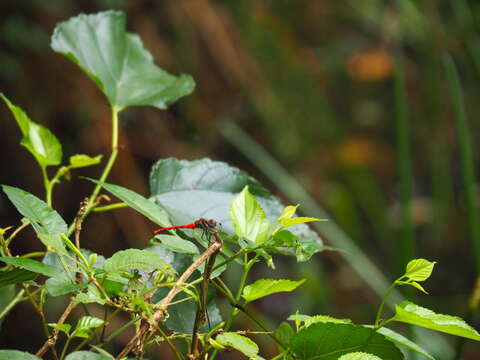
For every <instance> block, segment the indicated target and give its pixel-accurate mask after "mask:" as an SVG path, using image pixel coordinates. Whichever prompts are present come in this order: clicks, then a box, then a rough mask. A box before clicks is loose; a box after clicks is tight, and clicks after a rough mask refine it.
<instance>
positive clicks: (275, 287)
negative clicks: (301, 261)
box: [242, 279, 305, 302]
mask: <svg viewBox="0 0 480 360" xmlns="http://www.w3.org/2000/svg"><path fill="white" fill-rule="evenodd" d="M304 282H305V279H303V280H300V281H292V280H285V279H279V280H275V279H259V280H257V281H255V282H254V283H253V284H251V285H248V286H245V288H244V289H243V294H242V297H243V298H244V299H245V300H246V301H247V302H251V301H254V300H257V299H260V298H262V297H265V296H268V295H271V294H274V293H278V292H285V291H293V290H295V289H296V288H297V287H299V286H300V285H302V284H303V283H304Z"/></svg>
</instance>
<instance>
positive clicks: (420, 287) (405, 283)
mask: <svg viewBox="0 0 480 360" xmlns="http://www.w3.org/2000/svg"><path fill="white" fill-rule="evenodd" d="M396 283H397V284H400V285H410V286H413V287H414V288H417V289H418V290H420V291H421V292H423V293H425V294H428V292H427V290H425V289H424V288H423V286H422V285H420V284H419V283H417V282H416V281H398V280H397V281H396Z"/></svg>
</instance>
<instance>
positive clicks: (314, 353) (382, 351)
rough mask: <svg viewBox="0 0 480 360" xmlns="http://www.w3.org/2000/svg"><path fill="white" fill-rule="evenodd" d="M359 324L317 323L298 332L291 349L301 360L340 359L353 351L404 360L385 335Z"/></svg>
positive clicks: (291, 343) (292, 340)
mask: <svg viewBox="0 0 480 360" xmlns="http://www.w3.org/2000/svg"><path fill="white" fill-rule="evenodd" d="M372 331H373V329H368V328H366V327H363V326H360V325H353V324H334V323H316V324H313V325H311V326H309V327H307V328H305V329H303V330H300V331H299V332H298V333H296V334H295V335H294V336H293V337H292V339H291V341H290V348H291V349H292V351H293V352H294V353H295V355H297V357H298V358H299V359H302V360H313V359H322V360H337V359H338V358H339V357H340V356H342V355H345V354H348V353H351V352H356V351H358V352H367V353H370V354H373V355H376V356H378V357H380V358H381V359H385V360H387V359H388V360H403V359H404V357H403V355H402V353H401V352H400V350H398V349H397V347H396V346H395V345H394V344H393V343H392V342H391V341H389V340H387V339H386V338H385V337H384V336H383V335H381V334H378V333H372Z"/></svg>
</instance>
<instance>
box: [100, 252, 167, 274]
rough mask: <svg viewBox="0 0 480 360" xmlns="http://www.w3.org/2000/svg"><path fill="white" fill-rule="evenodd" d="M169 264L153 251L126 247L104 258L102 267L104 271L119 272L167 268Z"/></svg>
mask: <svg viewBox="0 0 480 360" xmlns="http://www.w3.org/2000/svg"><path fill="white" fill-rule="evenodd" d="M168 268H170V265H169V264H168V263H167V262H165V260H163V259H162V257H161V256H160V255H158V254H156V253H154V252H153V251H148V250H140V249H128V250H122V251H118V252H116V253H115V254H113V256H112V257H111V258H109V259H107V260H105V264H104V266H103V269H104V270H105V271H106V272H121V271H127V270H133V269H136V270H140V271H145V272H147V271H152V270H162V271H163V270H167V269H168Z"/></svg>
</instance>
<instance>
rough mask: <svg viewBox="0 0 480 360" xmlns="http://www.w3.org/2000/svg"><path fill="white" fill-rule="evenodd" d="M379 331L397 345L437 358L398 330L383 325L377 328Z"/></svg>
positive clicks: (429, 357) (431, 359)
mask: <svg viewBox="0 0 480 360" xmlns="http://www.w3.org/2000/svg"><path fill="white" fill-rule="evenodd" d="M369 327H370V326H369ZM377 332H379V333H380V334H382V335H383V336H385V337H386V338H387V339H388V340H390V341H392V342H394V343H395V344H397V345H400V346H403V347H406V348H407V349H410V350H412V351H415V352H416V353H418V354H420V355H423V356H425V357H426V358H428V359H430V360H435V358H434V357H433V356H432V355H430V354H429V353H428V352H427V351H426V350H425V349H423V348H422V347H420V346H419V345H417V344H415V343H414V342H413V341H410V340H408V339H407V338H406V337H405V336H403V335H401V334H399V333H397V332H396V331H393V330H392V329H389V328H386V327H381V328H380V329H378V330H377Z"/></svg>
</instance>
